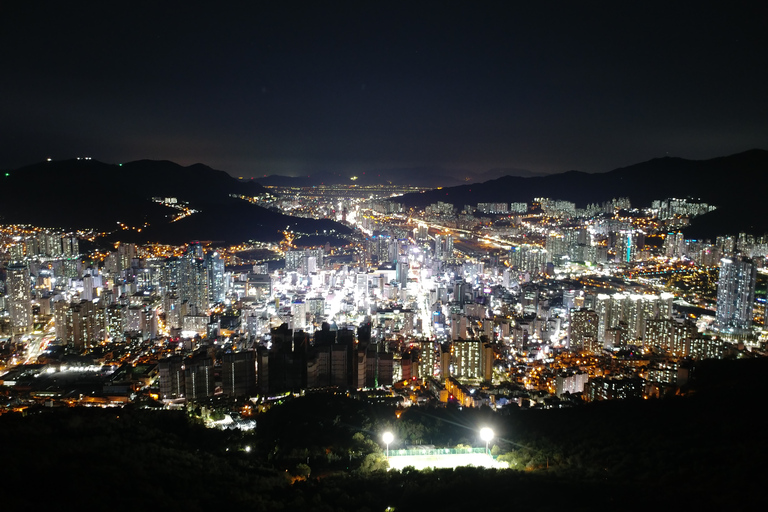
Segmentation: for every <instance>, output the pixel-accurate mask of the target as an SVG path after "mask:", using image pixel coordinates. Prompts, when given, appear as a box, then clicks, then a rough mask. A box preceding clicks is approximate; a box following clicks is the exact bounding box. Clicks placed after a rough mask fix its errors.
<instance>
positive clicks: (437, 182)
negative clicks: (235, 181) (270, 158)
mask: <svg viewBox="0 0 768 512" xmlns="http://www.w3.org/2000/svg"><path fill="white" fill-rule="evenodd" d="M472 175H473V173H470V172H469V171H462V170H453V169H443V168H440V167H409V168H403V169H378V170H372V171H360V172H359V173H356V174H352V173H340V172H322V173H315V174H310V175H307V176H296V177H290V176H278V175H272V176H265V177H263V178H256V181H257V182H258V183H260V184H262V185H264V186H268V187H271V186H276V187H313V186H317V185H349V184H350V183H355V184H357V185H385V184H388V183H389V184H392V185H397V186H411V187H427V188H436V187H452V186H458V185H462V184H464V183H467V181H468V180H469V179H470V178H469V176H472ZM537 175H538V174H537V173H534V172H531V171H527V170H525V169H515V168H509V169H491V170H488V171H486V172H484V173H481V174H479V175H476V177H477V178H478V179H479V180H480V181H485V180H489V179H492V178H498V177H500V176H537ZM352 176H354V177H355V179H354V180H352V179H351V178H352ZM475 181H477V180H475Z"/></svg>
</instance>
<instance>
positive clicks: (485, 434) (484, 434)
mask: <svg viewBox="0 0 768 512" xmlns="http://www.w3.org/2000/svg"><path fill="white" fill-rule="evenodd" d="M480 439H482V440H483V441H485V453H486V454H487V453H488V443H490V442H491V439H493V430H491V429H490V428H488V427H484V428H481V429H480Z"/></svg>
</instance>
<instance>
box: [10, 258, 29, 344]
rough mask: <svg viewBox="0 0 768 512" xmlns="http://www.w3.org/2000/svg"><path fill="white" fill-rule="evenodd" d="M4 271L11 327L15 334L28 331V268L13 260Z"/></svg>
mask: <svg viewBox="0 0 768 512" xmlns="http://www.w3.org/2000/svg"><path fill="white" fill-rule="evenodd" d="M6 273H7V276H8V280H7V283H6V284H7V288H8V290H7V291H8V310H9V312H10V314H11V327H12V329H13V332H14V333H15V334H20V333H26V332H29V331H30V330H31V329H32V297H31V293H30V281H29V268H28V267H27V266H26V265H25V264H24V263H19V262H14V263H11V264H10V265H8V267H7V268H6Z"/></svg>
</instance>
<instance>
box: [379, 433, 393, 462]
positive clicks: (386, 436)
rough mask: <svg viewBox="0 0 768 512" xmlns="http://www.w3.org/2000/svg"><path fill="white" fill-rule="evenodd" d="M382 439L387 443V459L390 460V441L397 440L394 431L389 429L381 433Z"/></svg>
mask: <svg viewBox="0 0 768 512" xmlns="http://www.w3.org/2000/svg"><path fill="white" fill-rule="evenodd" d="M381 440H382V441H384V444H386V445H387V460H389V443H391V442H392V441H394V440H395V436H394V435H393V434H392V432H389V431H387V432H384V433H383V434H382V435H381Z"/></svg>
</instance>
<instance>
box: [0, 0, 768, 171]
mask: <svg viewBox="0 0 768 512" xmlns="http://www.w3.org/2000/svg"><path fill="white" fill-rule="evenodd" d="M213 3H214V2H206V3H205V4H202V3H196V2H164V1H163V2H158V1H154V2H146V3H143V2H134V1H131V2H100V3H96V2H93V3H88V4H87V5H84V4H82V3H80V2H51V3H44V2H26V1H21V0H17V1H11V2H3V3H2V5H1V6H0V43H2V52H0V73H1V75H0V120H1V121H2V122H1V123H0V141H1V142H0V144H1V146H0V147H1V148H2V150H1V151H0V168H5V169H9V168H16V167H20V166H22V165H26V164H30V163H34V162H38V161H41V160H44V159H45V158H48V157H51V158H54V159H62V158H71V157H75V156H91V157H93V158H94V159H98V160H102V161H105V162H114V163H116V162H124V161H130V160H137V159H142V158H151V159H167V160H173V161H176V162H178V163H181V164H184V165H188V164H192V163H195V162H202V163H205V164H208V165H210V166H212V167H214V168H217V169H222V170H226V171H228V172H230V173H231V174H233V175H242V176H261V175H264V174H288V175H297V174H308V173H312V172H317V171H343V172H357V171H361V170H363V171H364V170H380V169H389V168H406V167H416V166H433V167H442V168H446V169H451V170H457V172H459V171H458V170H461V172H462V173H467V174H471V173H479V172H483V171H487V170H489V169H494V168H516V169H527V170H530V171H533V172H541V173H551V172H561V171H566V170H570V169H577V170H581V171H586V172H603V171H608V170H611V169H614V168H616V167H621V166H625V165H630V164H633V163H637V162H640V161H644V160H648V159H651V158H655V157H662V156H667V155H669V156H680V157H684V158H693V159H704V158H712V157H716V156H724V155H728V154H732V153H737V152H740V151H744V150H747V149H750V148H755V147H760V148H768V144H767V143H766V141H768V58H767V57H768V35H767V34H768V28H766V27H768V4H766V3H765V2H754V1H753V2H744V3H734V2H720V3H719V4H718V5H712V4H713V3H712V2H709V3H702V2H658V3H654V2H624V1H619V2H595V3H592V2H545V1H531V2H512V1H503V2H485V3H479V2H469V1H467V2H461V3H453V2H430V3H423V2H417V3H416V5H415V6H414V5H411V4H412V3H413V2H392V1H387V2H384V1H379V2H364V1H358V2H351V3H339V2H331V1H317V2H312V3H309V2H302V3H291V2H282V1H280V2H278V1H275V2H237V3H232V4H233V5H230V6H228V7H214V6H213V5H212V4H213ZM703 4H706V5H703ZM244 6H248V7H247V8H246V7H244Z"/></svg>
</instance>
